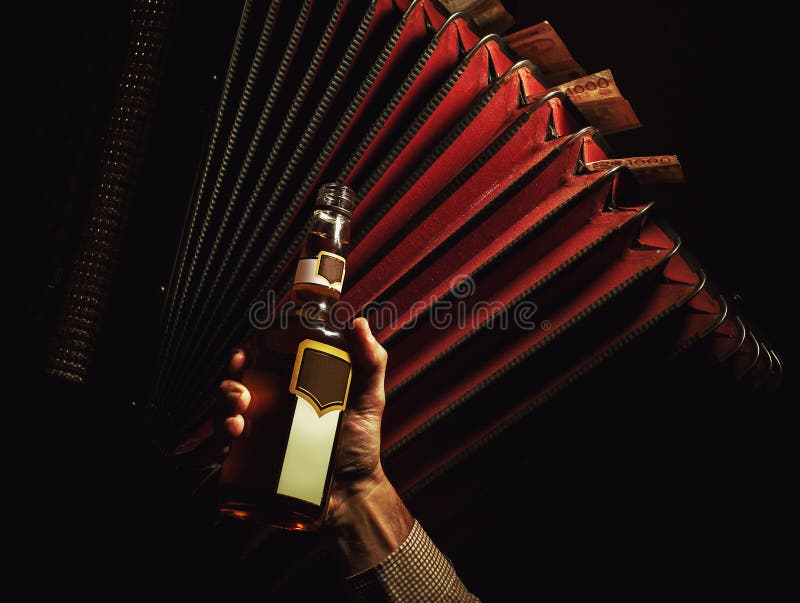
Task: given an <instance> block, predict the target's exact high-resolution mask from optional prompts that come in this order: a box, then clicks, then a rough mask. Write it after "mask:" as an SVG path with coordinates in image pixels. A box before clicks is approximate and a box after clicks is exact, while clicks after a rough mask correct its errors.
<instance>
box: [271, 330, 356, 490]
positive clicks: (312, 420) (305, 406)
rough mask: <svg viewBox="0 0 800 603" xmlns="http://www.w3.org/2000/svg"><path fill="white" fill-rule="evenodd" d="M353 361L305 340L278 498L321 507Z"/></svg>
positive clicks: (296, 371)
mask: <svg viewBox="0 0 800 603" xmlns="http://www.w3.org/2000/svg"><path fill="white" fill-rule="evenodd" d="M351 376H352V367H351V363H350V355H349V354H348V353H347V352H345V351H343V350H340V349H339V348H335V347H333V346H330V345H326V344H324V343H320V342H318V341H313V340H311V339H305V340H303V341H302V342H301V343H300V345H299V346H298V348H297V356H296V357H295V362H294V370H293V371H292V379H291V381H290V383H289V391H290V392H291V393H292V394H294V396H295V410H294V415H293V417H292V426H291V428H290V429H289V440H288V442H287V444H286V454H285V455H284V458H283V465H282V467H281V474H280V478H279V480H278V494H283V495H285V496H292V497H294V498H299V499H300V500H304V501H307V502H310V503H313V504H315V505H321V504H322V503H323V501H322V495H323V492H324V490H325V482H326V480H327V477H328V469H329V465H330V462H331V453H332V452H333V444H334V441H335V439H336V429H337V427H338V425H339V419H340V417H341V413H342V412H343V411H344V409H345V406H346V405H347V395H348V393H349V391H350V379H351Z"/></svg>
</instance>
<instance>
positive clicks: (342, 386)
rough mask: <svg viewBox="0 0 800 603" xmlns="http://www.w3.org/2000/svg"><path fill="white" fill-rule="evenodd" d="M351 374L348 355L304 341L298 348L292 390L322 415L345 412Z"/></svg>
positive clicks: (330, 347) (317, 343)
mask: <svg viewBox="0 0 800 603" xmlns="http://www.w3.org/2000/svg"><path fill="white" fill-rule="evenodd" d="M351 374H352V371H351V365H350V355H349V354H348V353H347V352H345V351H343V350H340V349H339V348H335V347H333V346H330V345H327V344H324V343H320V342H319V341H313V340H311V339H304V340H303V341H302V342H301V343H300V345H299V346H298V347H297V356H296V358H295V361H294V370H293V371H292V381H291V383H290V384H289V391H290V392H291V393H293V394H295V395H297V396H300V397H301V398H303V399H305V400H307V401H308V402H310V403H311V404H312V406H314V407H315V410H316V411H317V414H318V415H319V416H322V415H324V414H326V413H328V412H331V411H333V410H344V408H345V406H346V404H347V394H348V392H349V391H350V377H351Z"/></svg>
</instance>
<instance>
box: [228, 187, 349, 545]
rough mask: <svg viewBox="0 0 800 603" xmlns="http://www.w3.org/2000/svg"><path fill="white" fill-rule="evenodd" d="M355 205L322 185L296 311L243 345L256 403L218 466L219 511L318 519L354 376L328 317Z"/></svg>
mask: <svg viewBox="0 0 800 603" xmlns="http://www.w3.org/2000/svg"><path fill="white" fill-rule="evenodd" d="M354 205H355V195H354V193H353V191H352V190H351V189H349V188H348V187H346V186H342V185H337V184H326V185H324V186H322V187H321V189H320V191H319V194H318V196H317V201H316V208H315V211H314V215H313V216H312V218H311V225H310V226H311V228H310V231H309V234H308V235H307V236H306V238H305V241H304V242H303V245H302V248H301V251H300V259H299V261H298V265H297V270H296V273H295V278H294V284H293V286H292V298H293V303H294V309H293V310H292V311H291V312H290V313H289V315H288V317H287V319H286V320H284V321H283V322H284V324H280V322H281V321H280V320H276V321H275V322H274V323H273V325H272V326H271V327H270V328H269V329H267V330H265V331H263V332H261V333H259V334H258V335H257V336H256V337H255V338H254V339H253V340H252V341H251V343H250V345H249V346H248V350H247V355H248V366H247V368H246V369H245V371H244V384H245V386H247V387H248V388H249V390H250V393H251V395H252V400H251V403H250V406H249V407H248V409H247V411H246V413H245V432H244V433H243V434H242V436H241V437H239V438H237V439H236V440H235V441H234V442H233V444H232V445H231V450H230V454H229V455H228V457H227V458H226V459H225V462H224V463H223V466H222V471H221V474H220V484H219V485H220V495H221V503H220V510H221V511H222V512H223V513H226V514H230V515H233V516H234V517H238V518H241V519H255V520H258V521H262V522H266V523H270V524H272V525H273V526H275V527H278V528H283V529H291V530H310V529H315V528H316V527H318V526H319V524H320V523H321V521H322V518H323V516H324V513H325V506H326V504H327V501H328V496H329V492H330V486H331V481H332V478H333V462H334V457H335V453H336V448H337V444H338V439H339V431H340V427H341V424H342V418H343V413H344V409H345V407H346V405H347V395H348V392H349V389H350V380H351V375H352V370H351V363H350V355H349V354H348V344H347V341H346V338H345V334H344V333H343V332H342V331H341V330H340V329H337V328H334V327H333V326H332V325H331V321H330V310H331V307H332V305H333V304H334V303H336V302H337V301H338V300H339V298H340V296H341V292H342V284H343V282H344V276H345V267H346V256H347V251H348V250H349V244H350V219H351V212H352V210H353V207H354Z"/></svg>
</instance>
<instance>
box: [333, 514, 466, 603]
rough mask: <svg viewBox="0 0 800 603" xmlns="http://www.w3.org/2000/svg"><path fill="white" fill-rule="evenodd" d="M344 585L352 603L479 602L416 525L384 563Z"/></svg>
mask: <svg viewBox="0 0 800 603" xmlns="http://www.w3.org/2000/svg"><path fill="white" fill-rule="evenodd" d="M345 585H346V587H347V589H348V591H349V593H350V597H351V600H353V601H356V602H370V603H372V602H373V601H391V602H393V603H401V602H405V601H409V602H411V601H414V602H417V601H426V602H427V601H430V602H433V601H453V602H457V603H461V602H467V601H470V602H474V601H479V599H478V598H477V597H476V596H475V595H473V594H471V593H470V592H469V591H468V590H467V588H466V587H465V586H464V583H463V582H461V580H460V579H459V577H458V576H457V575H456V571H455V569H454V568H453V565H452V564H451V563H450V562H449V561H448V560H447V557H445V556H444V555H443V554H442V552H441V551H440V550H439V549H438V548H436V545H435V544H434V543H433V541H432V540H431V539H430V537H429V536H428V535H427V534H426V533H425V530H423V529H422V526H421V525H420V524H419V522H418V521H415V522H414V527H413V528H411V533H410V534H409V535H408V537H407V538H406V540H405V542H403V544H401V545H400V546H399V547H398V548H397V549H396V550H395V551H393V552H392V553H391V554H390V555H389V556H388V557H387V558H386V559H384V560H383V561H381V562H380V563H379V564H378V565H376V566H375V567H373V568H370V569H368V570H366V571H364V572H361V573H359V574H356V575H355V576H351V577H350V578H347V580H345Z"/></svg>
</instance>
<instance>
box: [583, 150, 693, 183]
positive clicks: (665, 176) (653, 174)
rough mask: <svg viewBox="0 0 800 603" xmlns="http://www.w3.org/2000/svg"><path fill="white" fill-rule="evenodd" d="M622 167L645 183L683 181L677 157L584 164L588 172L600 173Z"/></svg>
mask: <svg viewBox="0 0 800 603" xmlns="http://www.w3.org/2000/svg"><path fill="white" fill-rule="evenodd" d="M619 165H624V166H625V167H627V168H628V169H630V170H631V173H632V174H633V176H634V177H635V178H636V180H637V181H639V182H641V183H642V184H647V183H654V182H660V183H681V182H683V181H684V177H683V167H682V166H681V162H680V161H679V160H678V157H677V155H653V156H651V157H626V158H622V159H602V160H600V161H592V162H590V163H587V164H586V169H587V170H589V171H590V172H602V171H605V170H610V169H611V168H614V167H617V166H619Z"/></svg>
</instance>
